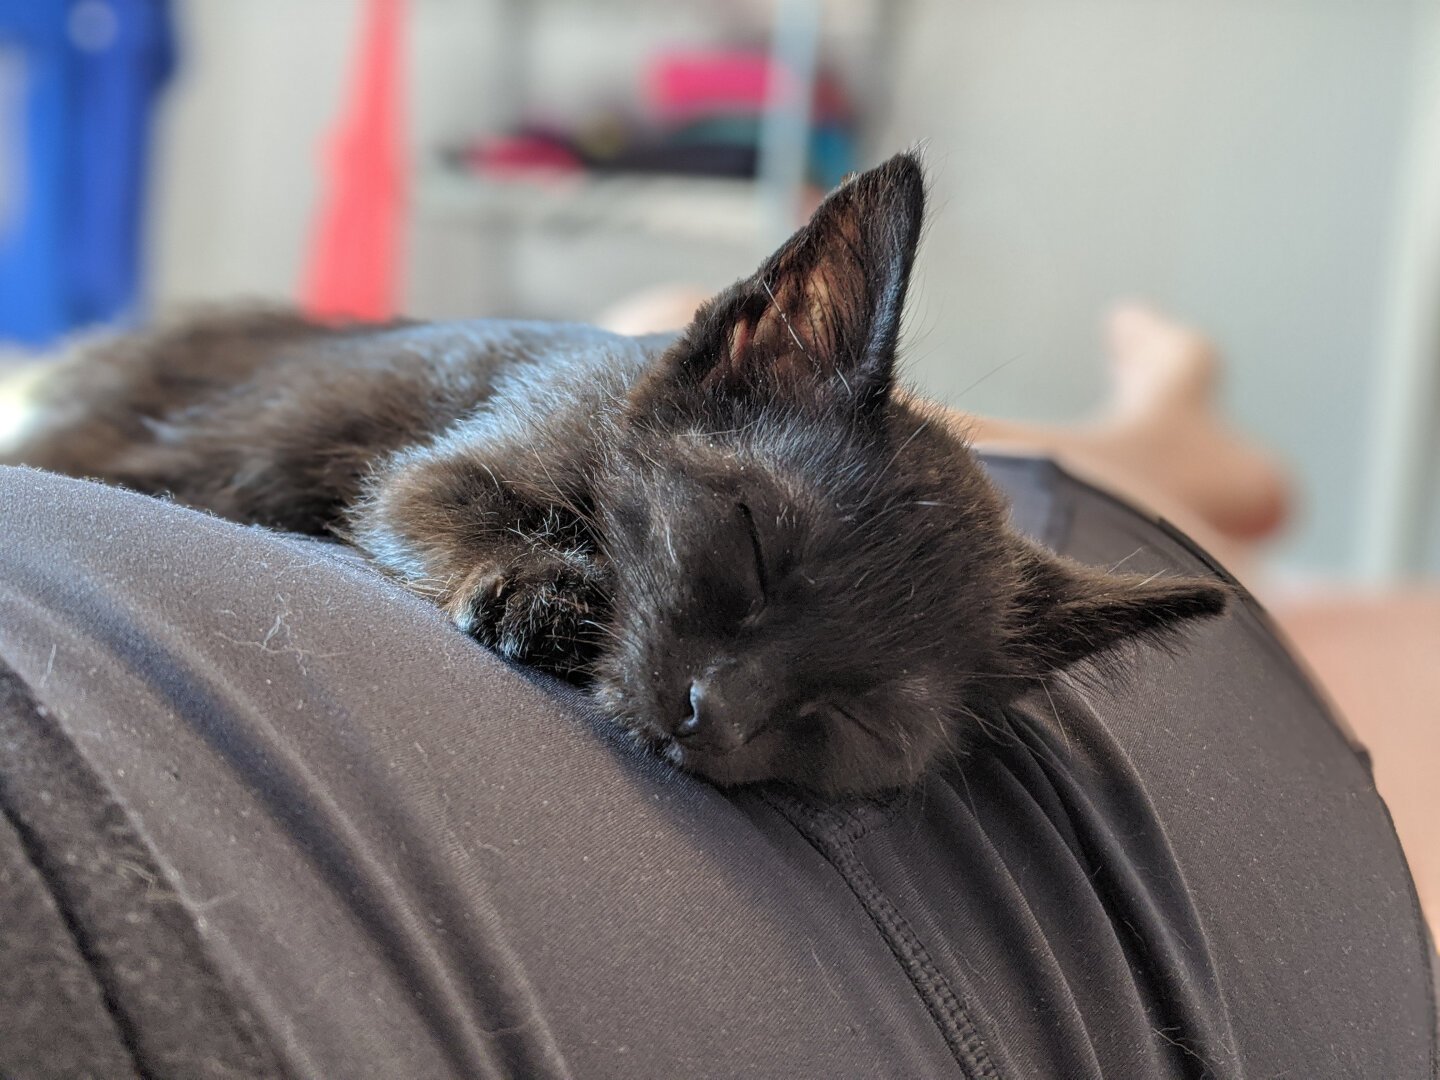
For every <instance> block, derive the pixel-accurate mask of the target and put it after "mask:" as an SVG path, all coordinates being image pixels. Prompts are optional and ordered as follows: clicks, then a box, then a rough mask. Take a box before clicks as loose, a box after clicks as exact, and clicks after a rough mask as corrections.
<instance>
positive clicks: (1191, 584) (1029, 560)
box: [1002, 544, 1231, 689]
mask: <svg viewBox="0 0 1440 1080" xmlns="http://www.w3.org/2000/svg"><path fill="white" fill-rule="evenodd" d="M1016 558H1017V560H1018V566H1017V568H1018V569H1019V571H1020V576H1021V580H1022V582H1023V584H1022V586H1021V591H1020V594H1019V605H1018V610H1017V611H1016V612H1015V618H1014V619H1013V620H1012V629H1011V631H1010V634H1009V636H1008V638H1007V640H1006V645H1005V658H1004V661H1003V663H1002V667H1004V668H1005V669H1007V670H1009V671H1011V672H1013V673H1014V674H1015V675H1016V676H1017V677H1018V678H1019V679H1021V680H1027V679H1028V680H1033V679H1034V678H1036V677H1037V676H1045V675H1049V674H1050V673H1052V672H1055V671H1059V670H1061V669H1062V668H1066V667H1069V666H1070V665H1071V664H1074V663H1076V662H1078V661H1080V660H1085V659H1088V658H1090V657H1093V656H1096V655H1099V654H1101V653H1104V652H1105V651H1106V650H1108V649H1110V648H1112V647H1113V646H1116V645H1119V644H1121V643H1122V642H1127V641H1150V642H1162V641H1164V640H1165V639H1166V638H1168V637H1170V636H1171V635H1173V634H1174V633H1176V632H1177V631H1179V630H1181V629H1183V628H1185V627H1186V626H1187V624H1189V623H1191V622H1193V621H1194V620H1197V619H1205V618H1211V617H1213V616H1216V615H1219V614H1221V613H1222V612H1223V611H1224V610H1225V608H1226V606H1227V604H1228V603H1229V600H1230V596H1231V592H1230V590H1229V589H1228V588H1227V587H1226V586H1225V585H1223V584H1221V583H1219V582H1218V581H1210V580H1203V579H1199V578H1178V577H1139V576H1135V575H1128V574H1111V573H1106V572H1104V571H1101V570H1095V569H1092V568H1090V567H1086V566H1082V565H1080V564H1079V563H1074V562H1070V561H1069V560H1065V559H1060V558H1057V557H1056V556H1054V555H1051V554H1049V553H1047V552H1044V551H1041V550H1040V549H1038V548H1035V547H1032V546H1030V545H1029V544H1024V545H1022V546H1021V547H1020V548H1019V550H1018V553H1017V556H1016ZM1016 689H1023V687H1022V686H1020V685H1019V684H1018V683H1017V685H1016Z"/></svg>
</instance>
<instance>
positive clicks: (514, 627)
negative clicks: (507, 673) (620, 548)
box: [445, 552, 607, 676]
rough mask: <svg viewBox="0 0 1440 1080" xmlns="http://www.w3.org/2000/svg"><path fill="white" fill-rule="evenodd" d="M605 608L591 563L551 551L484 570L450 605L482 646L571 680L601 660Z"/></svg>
mask: <svg viewBox="0 0 1440 1080" xmlns="http://www.w3.org/2000/svg"><path fill="white" fill-rule="evenodd" d="M606 606H607V599H606V594H605V590H604V587H603V584H602V582H601V581H600V575H599V574H598V573H597V571H596V568H595V567H594V565H593V564H592V563H591V562H590V561H589V560H586V559H579V558H575V557H573V556H569V557H567V556H562V555H556V554H550V553H546V552H529V553H527V554H526V555H524V556H523V557H520V558H516V559H513V560H507V561H504V562H496V563H492V564H487V565H482V566H478V567H476V568H475V569H474V570H472V571H471V572H470V573H469V574H467V575H466V577H465V579H464V581H463V582H462V583H461V584H460V587H459V588H458V589H456V590H455V592H454V593H453V594H452V595H451V596H450V597H449V598H447V599H446V601H445V609H446V611H447V612H448V613H449V614H450V617H451V618H452V619H453V620H454V621H455V625H456V626H458V627H459V628H460V629H461V630H463V631H465V633H467V634H470V635H471V636H472V637H474V638H476V639H477V640H478V641H480V642H481V643H482V644H484V645H488V646H490V647H491V648H492V649H495V650H496V651H497V652H499V653H501V654H502V655H504V656H506V657H509V658H510V659H512V660H516V661H519V662H520V663H523V664H530V665H533V666H535V667H540V668H544V669H546V670H547V671H552V672H555V673H556V674H559V675H564V676H575V675H578V674H582V673H583V672H584V671H585V669H586V667H587V665H588V664H589V662H590V661H591V660H593V659H594V656H595V653H596V651H597V649H598V646H599V642H600V637H601V635H602V634H603V629H602V627H603V619H604V616H605V611H606Z"/></svg>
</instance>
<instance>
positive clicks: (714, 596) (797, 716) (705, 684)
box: [18, 155, 1226, 793]
mask: <svg viewBox="0 0 1440 1080" xmlns="http://www.w3.org/2000/svg"><path fill="white" fill-rule="evenodd" d="M923 189H924V185H923V178H922V174H921V170H920V166H919V164H918V163H917V162H916V160H915V159H914V158H913V157H911V156H907V155H902V156H899V157H896V158H894V159H892V160H891V161H889V162H888V163H886V164H885V165H883V166H881V167H880V168H878V169H875V170H873V171H871V172H869V173H865V174H863V175H861V176H859V177H858V178H856V179H853V180H851V181H850V182H848V183H847V184H845V185H843V186H842V187H841V188H840V189H839V190H837V191H836V192H835V193H834V194H832V195H831V196H830V198H829V199H828V200H826V202H825V203H824V204H823V205H822V206H821V207H820V209H819V210H818V211H817V212H816V214H815V216H814V218H813V219H812V220H811V222H810V224H809V225H807V226H806V227H805V228H803V229H802V230H800V232H798V233H797V234H796V235H795V236H794V237H793V238H792V239H791V240H790V241H789V242H787V243H786V245H785V246H784V247H782V248H781V249H780V251H778V252H777V253H776V254H775V255H774V256H772V257H771V258H770V259H769V260H768V261H767V262H766V263H765V264H764V265H763V266H762V267H761V268H760V269H759V270H758V271H757V272H756V273H755V274H754V275H753V276H751V277H750V278H747V279H745V280H743V281H741V282H739V283H737V284H736V285H735V286H734V287H732V288H731V289H729V290H727V291H726V292H724V293H722V294H721V295H720V296H718V297H716V298H715V299H713V300H712V301H710V302H709V303H708V304H706V305H705V306H704V307H703V308H702V309H701V310H700V311H699V312H698V313H697V315H696V318H695V321H694V322H693V323H692V325H691V326H690V327H689V328H688V329H687V330H686V331H685V332H684V334H683V335H682V336H681V337H680V338H679V339H678V340H677V341H675V342H673V343H671V344H669V345H668V346H666V347H662V346H660V345H658V344H657V343H655V342H650V341H645V340H635V339H630V338H622V337H616V336H614V335H608V334H604V333H602V332H600V331H597V330H592V329H588V328H582V327H556V326H543V325H539V324H525V323H505V322H481V323H468V324H452V325H422V324H397V325H395V326H390V327H349V328H341V329H326V328H320V327H316V326H313V325H310V324H307V323H305V322H303V321H300V320H298V319H294V318H291V317H288V316H280V315H254V314H251V315H235V316H228V317H221V318H218V319H212V320H209V321H205V322H201V323H198V324H194V325H191V326H189V327H188V328H185V329H182V330H180V331H177V332H171V333H168V334H162V335H160V336H157V337H153V338H149V339H130V340H126V341H122V342H119V343H117V344H114V345H111V346H110V347H108V348H106V349H101V350H99V351H98V352H94V353H92V354H91V355H89V356H87V357H83V358H81V359H80V360H78V361H77V362H75V363H73V364H72V365H71V366H70V367H69V369H68V370H67V371H66V372H64V373H63V374H61V375H59V376H57V377H55V378H53V379H51V380H50V382H49V384H48V386H49V390H48V393H49V412H48V413H47V417H48V418H47V420H46V422H45V423H44V424H43V426H42V427H41V428H40V429H39V430H37V431H36V432H35V434H34V435H33V436H32V437H31V439H30V441H29V442H28V443H27V444H26V445H25V446H24V447H23V448H22V450H21V452H20V454H19V455H18V458H19V460H22V461H26V462H29V463H31V464H35V465H39V466H42V467H46V468H52V469H57V470H59V471H63V472H67V473H71V474H74V475H84V476H95V477H99V478H101V479H104V480H107V481H111V482H114V483H119V484H123V485H125V486H128V487H131V488H135V489H137V490H140V491H148V492H154V493H165V494H169V495H171V496H172V497H174V498H175V499H177V500H179V501H181V502H184V503H187V504H189V505H192V506H198V507H202V508H205V509H208V510H212V511H214V512H215V513H218V514H222V515H224V516H226V517H230V518H233V519H235V520H237V521H242V522H256V523H261V524H265V525H272V526H276V527H279V528H284V529H291V530H298V531H301V532H308V533H316V534H324V533H334V534H338V535H340V536H341V537H343V538H344V539H346V540H348V541H349V542H351V543H353V544H355V545H356V546H358V547H359V548H361V549H363V550H365V551H367V552H368V553H369V554H370V555H371V556H372V557H373V558H374V559H375V561H376V562H377V563H379V564H380V565H381V566H382V567H384V568H385V569H386V570H387V571H388V572H389V573H391V574H393V575H395V576H396V577H397V578H398V579H400V580H401V581H403V582H404V583H406V584H407V585H408V586H409V587H411V588H412V589H414V590H416V591H418V592H420V593H423V594H425V595H427V596H430V597H433V599H434V600H435V601H436V602H437V603H438V604H440V605H441V606H442V607H443V608H444V609H445V610H446V611H447V612H448V613H449V614H450V616H451V617H452V618H453V619H454V620H455V622H456V623H457V624H458V625H459V626H460V627H461V628H462V629H464V630H466V631H467V632H469V633H472V634H474V635H475V636H476V637H478V638H479V639H480V640H481V641H483V642H485V643H487V644H489V645H492V646H494V647H496V648H498V649H499V650H501V651H502V652H504V653H505V654H506V655H507V656H510V657H513V658H515V659H517V660H520V661H524V662H527V663H532V664H536V665H539V666H541V667H544V668H547V669H549V670H552V671H555V672H558V673H560V674H562V675H565V676H569V677H572V678H575V679H577V680H580V681H584V682H588V683H590V684H592V685H593V686H594V688H595V690H596V693H597V694H598V695H599V697H600V699H601V700H602V701H603V702H604V703H605V704H606V705H607V706H608V707H609V708H610V709H611V710H612V711H613V712H614V713H615V715H616V716H618V717H619V718H620V719H621V720H622V721H623V722H624V723H626V724H627V725H628V726H629V727H630V728H631V730H633V731H634V732H635V733H636V734H637V735H639V736H640V737H642V738H643V739H645V740H646V741H648V742H650V743H651V744H653V745H654V746H655V747H656V748H657V749H658V750H660V751H661V752H662V753H664V754H665V756H667V757H668V758H669V759H670V760H672V761H674V762H675V763H676V764H679V765H681V766H683V767H685V768H687V769H690V770H693V771H694V772H697V773H699V774H701V775H703V776H706V777H708V778H710V779H712V780H714V781H716V782H718V783H722V784H738V783H745V782H749V781H756V780H763V779H771V778H784V779H789V780H792V781H796V782H798V783H801V784H803V785H806V786H808V787H810V788H812V789H815V790H818V791H821V792H827V793H841V792H863V791H874V790H878V789H882V788H887V787H894V786H900V785H905V784H908V783H910V782H912V781H914V780H915V779H916V778H917V777H918V776H919V775H920V774H921V772H922V771H923V770H924V769H925V768H926V767H927V766H928V765H929V764H930V763H931V762H933V761H934V760H935V759H936V758H937V757H939V756H941V755H943V754H946V753H949V752H951V751H952V750H954V749H956V748H957V747H960V746H962V745H963V744H964V743H965V741H966V740H967V739H969V738H972V737H973V736H975V735H976V734H977V733H978V731H979V724H978V723H977V719H976V715H975V714H976V712H977V710H980V709H987V708H991V707H993V706H995V705H997V704H1001V703H1003V702H1004V701H1006V700H1008V699H1009V698H1011V697H1013V696H1014V695H1016V694H1017V693H1019V692H1021V691H1023V690H1024V689H1025V688H1027V687H1028V686H1029V685H1031V684H1032V683H1033V682H1034V680H1036V679H1038V678H1043V677H1045V676H1047V675H1049V674H1050V673H1052V672H1054V671H1056V670H1058V669H1061V668H1064V667H1067V666H1068V665H1071V664H1074V663H1075V662H1077V661H1080V660H1083V659H1085V658H1087V657H1090V656H1094V655H1096V654H1100V653H1103V652H1104V651H1105V650H1108V649H1110V648H1111V646H1113V645H1116V644H1117V643H1119V642H1122V641H1126V640H1130V639H1135V638H1154V637H1157V636H1160V635H1163V634H1166V633H1168V632H1169V631H1171V630H1172V629H1173V628H1175V627H1177V626H1179V625H1181V624H1182V623H1184V622H1185V621H1187V620H1190V619H1194V618H1197V617H1203V616H1211V615H1215V614H1217V613H1219V612H1220V611H1221V610H1222V609H1223V608H1224V606H1225V603H1226V592H1225V590H1224V589H1223V588H1222V587H1221V586H1219V585H1217V584H1215V583H1212V582H1206V581H1190V580H1165V579H1162V580H1141V579H1137V578H1132V577H1122V576H1111V575H1104V574H1100V573H1097V572H1095V571H1091V570H1087V569H1084V568H1082V567H1080V566H1078V565H1076V564H1073V563H1069V562H1066V561H1062V560H1060V559H1057V558H1055V557H1053V556H1051V555H1049V554H1047V553H1045V552H1043V551H1041V550H1040V549H1038V548H1036V547H1035V546H1033V545H1031V544H1030V543H1028V542H1027V541H1025V540H1023V539H1022V538H1020V537H1019V536H1017V535H1015V534H1014V533H1013V532H1011V531H1010V530H1009V529H1008V528H1007V526H1006V524H1005V507H1004V506H1003V504H1002V502H1001V500H1000V498H999V497H998V495H997V494H996V492H995V491H994V489H993V488H992V487H991V485H990V484H989V482H988V481H987V480H986V478H985V475H984V473H983V471H982V470H981V468H980V467H979V466H978V464H977V463H976V461H975V460H974V458H973V457H972V455H971V454H970V452H969V450H968V449H967V448H966V447H965V446H964V445H963V443H962V442H961V440H960V439H959V438H958V437H957V436H956V435H955V434H954V433H953V432H952V431H951V429H950V428H949V427H947V425H946V424H945V423H944V422H942V421H941V419H940V418H939V417H938V416H937V415H935V414H934V413H932V412H931V411H930V410H928V409H927V408H926V407H924V406H921V405H917V404H915V403H913V402H912V401H909V400H908V399H902V398H900V397H898V396H896V395H895V394H893V393H892V389H893V379H894V366H895V353H896V346H897V339H898V335H899V330H900V322H901V316H902V312H903V308H904V300H905V291H906V286H907V283H908V281H909V276H910V270H911V265H912V262H913V260H914V256H915V247H916V243H917V240H918V237H919V233H920V229H921V223H922V218H923V203H924V190H923Z"/></svg>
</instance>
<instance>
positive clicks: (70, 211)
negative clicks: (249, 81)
mask: <svg viewBox="0 0 1440 1080" xmlns="http://www.w3.org/2000/svg"><path fill="white" fill-rule="evenodd" d="M0 64H4V65H5V66H6V67H7V68H8V69H10V70H11V71H12V72H13V71H15V70H18V71H19V74H20V79H21V83H22V90H21V96H20V102H19V108H18V109H17V110H14V111H13V115H11V116H10V117H9V118H7V119H6V120H3V121H0V123H3V124H4V126H3V128H0V160H3V161H5V162H6V163H7V164H6V166H5V172H6V173H7V174H8V177H9V179H8V181H7V183H8V185H10V187H11V191H10V193H9V194H8V196H7V198H6V202H7V203H8V204H10V210H9V211H8V212H7V213H5V216H4V218H3V220H0V340H5V339H9V340H17V341H20V342H23V343H26V344H30V345H43V344H45V343H46V342H48V341H50V340H52V339H53V338H55V337H56V336H58V335H59V334H62V333H64V332H65V331H67V330H69V329H71V328H73V327H77V326H84V325H88V324H91V323H95V322H103V321H108V320H112V319H116V318H122V317H124V316H125V315H126V314H128V313H129V312H130V311H132V310H133V308H134V306H135V304H136V300H137V296H138V292H139V282H140V269H141V267H140V247H141V217H142V209H143V204H144V187H145V178H146V168H145V165H146V159H147V157H148V148H149V141H150V121H151V115H152V109H153V106H154V103H155V101H156V97H157V92H158V91H159V90H160V88H161V87H162V86H163V85H164V83H165V81H166V80H167V79H168V77H169V75H170V73H171V70H172V69H173V67H174V39H173V36H172V25H171V19H170V4H169V0H0ZM17 199H18V206H16V205H14V204H15V202H16V200H17Z"/></svg>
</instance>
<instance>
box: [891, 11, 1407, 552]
mask: <svg viewBox="0 0 1440 1080" xmlns="http://www.w3.org/2000/svg"><path fill="white" fill-rule="evenodd" d="M920 6H921V7H923V8H924V9H925V17H924V20H923V23H919V24H917V25H916V27H915V28H914V29H913V30H912V31H911V32H910V33H909V34H908V35H907V37H906V40H905V46H904V47H905V66H906V68H907V70H908V72H909V74H908V75H907V77H906V78H905V79H904V80H903V81H902V84H901V86H900V88H899V91H898V100H897V103H896V104H897V109H896V117H895V120H894V122H893V124H892V125H891V128H890V131H889V138H888V139H887V140H886V141H887V142H889V143H891V144H903V143H906V142H909V141H911V140H917V139H928V140H929V145H930V147H931V160H932V164H933V166H934V168H935V172H936V184H935V191H936V196H937V198H936V200H935V202H936V206H935V215H934V219H933V226H932V231H931V234H930V236H929V241H928V247H927V250H926V253H925V256H924V261H923V277H922V287H921V289H920V297H919V299H920V302H919V305H918V306H917V308H916V311H915V321H914V328H915V330H916V331H917V333H916V335H915V339H916V344H917V347H916V349H915V353H914V363H915V371H916V373H917V374H919V375H920V376H921V377H922V378H923V379H924V380H925V381H926V382H927V383H928V384H929V385H931V386H932V387H933V388H935V389H936V390H937V391H943V392H952V393H953V392H955V391H958V390H959V389H961V388H963V387H965V386H967V385H969V384H971V383H972V382H974V381H975V380H977V379H983V380H984V381H982V382H980V383H979V385H977V386H975V387H974V388H973V389H971V390H969V391H968V392H966V393H965V394H964V395H963V397H962V398H961V399H960V400H959V402H958V403H959V404H961V405H963V406H965V407H968V408H973V409H978V410H983V411H990V412H997V413H1002V414H1006V415H1013V416H1048V417H1055V418H1060V417H1073V416H1075V415H1076V414H1077V411H1078V410H1081V409H1083V408H1084V406H1085V405H1086V404H1087V403H1089V402H1092V401H1093V400H1094V398H1095V395H1096V393H1097V392H1098V390H1099V387H1100V385H1101V383H1100V380H1099V379H1098V378H1097V367H1096V363H1095V350H1094V345H1093V342H1094V327H1095V323H1096V319H1097V314H1098V313H1099V311H1100V310H1101V309H1102V307H1103V306H1104V305H1105V304H1106V303H1108V302H1109V301H1110V300H1112V299H1114V298H1116V297H1122V296H1129V295H1136V296H1141V297H1146V298H1149V299H1152V300H1154V301H1155V302H1157V303H1159V304H1161V305H1163V306H1165V307H1167V308H1169V309H1171V310H1173V311H1175V312H1177V313H1178V314H1180V315H1181V316H1183V317H1185V318H1187V319H1191V320H1193V321H1194V322H1196V323H1198V324H1199V325H1200V326H1203V327H1205V328H1207V329H1208V330H1210V331H1211V332H1213V333H1214V334H1215V335H1216V337H1218V339H1219V341H1220V342H1221V343H1222V345H1223V346H1224V347H1225V351H1226V355H1227V356H1228V358H1229V360H1230V362H1231V368H1230V372H1229V378H1230V382H1229V390H1228V395H1227V403H1228V405H1229V407H1230V408H1231V410H1232V412H1233V414H1234V415H1235V416H1236V417H1237V418H1238V420H1239V421H1240V422H1241V423H1242V424H1243V425H1244V426H1245V427H1247V428H1249V429H1250V430H1252V431H1254V432H1256V433H1258V434H1259V435H1261V436H1262V437H1263V438H1264V439H1265V440H1266V441H1267V442H1269V443H1271V444H1272V445H1274V446H1276V447H1277V448H1279V449H1280V450H1281V452H1282V453H1284V454H1285V455H1286V456H1287V457H1288V458H1289V459H1290V460H1291V462H1292V463H1293V464H1294V465H1295V466H1296V468H1297V469H1298V471H1299V473H1300V477H1301V480H1302V484H1303V488H1304V496H1305V513H1306V522H1305V525H1304V527H1303V528H1302V530H1301V531H1300V532H1299V533H1298V534H1297V537H1296V540H1295V542H1294V544H1293V546H1292V547H1291V548H1290V551H1289V561H1290V563H1291V565H1292V566H1294V567H1295V568H1297V569H1299V570H1302V571H1304V570H1310V569H1315V570H1333V569H1339V568H1347V569H1348V568H1350V567H1353V566H1354V564H1355V560H1356V559H1357V556H1358V545H1359V541H1360V532H1361V530H1360V523H1359V522H1358V521H1357V520H1356V519H1357V516H1358V512H1359V507H1360V505H1361V501H1360V500H1361V496H1362V490H1361V489H1362V485H1363V483H1364V478H1365V470H1366V467H1367V464H1368V462H1367V454H1368V453H1369V438H1368V432H1367V430H1366V427H1367V424H1368V423H1369V420H1370V411H1369V406H1370V402H1371V396H1372V394H1373V392H1374V388H1375V372H1376V369H1377V366H1378V365H1379V364H1380V363H1381V362H1382V360H1383V356H1382V352H1381V349H1382V337H1383V335H1382V328H1383V322H1384V320H1385V318H1386V314H1387V313H1386V309H1385V296H1384V289H1385V288H1386V287H1387V286H1388V285H1390V284H1391V282H1390V281H1389V268H1390V262H1391V260H1392V258H1393V251H1394V248H1395V243H1396V239H1397V237H1396V235H1395V233H1396V229H1397V227H1403V225H1399V224H1398V223H1397V215H1396V214H1395V213H1394V209H1395V200H1396V197H1397V192H1398V190H1399V185H1400V177H1399V175H1398V173H1397V170H1398V166H1399V162H1400V160H1401V159H1402V152H1403V149H1404V141H1405V139H1406V138H1407V137H1408V136H1409V134H1410V127H1409V123H1408V109H1409V107H1410V101H1411V94H1412V79H1413V76H1414V61H1415V52H1414V41H1415V37H1416V28H1417V13H1418V11H1419V9H1420V6H1421V5H1420V4H1418V3H1411V2H1408V0H1372V2H1366V3H1360V2H1347V0H1302V2H1293V3H1281V2H1273V0H1271V2H1266V3H1255V2H1253V0H1207V2H1204V3H1201V2H1178V0H1146V2H1143V3H1142V2H1129V0H1087V2H1086V3H1084V4H1075V3H1064V2H1058V0H1053V2H1052V0H967V2H965V3H961V4H949V3H944V2H942V0H933V2H926V3H923V4H921V5H920ZM999 365H1008V366H1005V367H1003V368H1001V369H1000V370H997V371H994V374H990V375H988V377H987V373H989V372H991V371H992V370H993V369H995V368H997V367H998V366H999Z"/></svg>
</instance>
